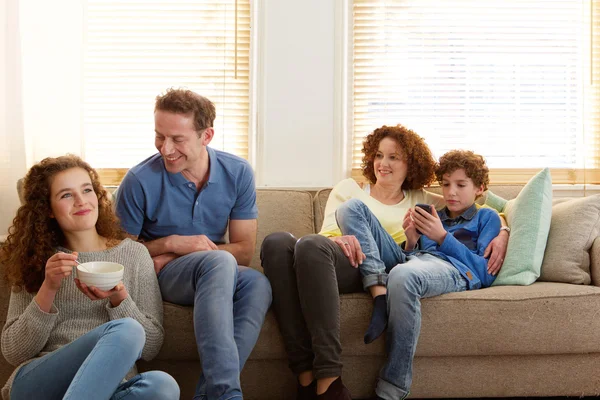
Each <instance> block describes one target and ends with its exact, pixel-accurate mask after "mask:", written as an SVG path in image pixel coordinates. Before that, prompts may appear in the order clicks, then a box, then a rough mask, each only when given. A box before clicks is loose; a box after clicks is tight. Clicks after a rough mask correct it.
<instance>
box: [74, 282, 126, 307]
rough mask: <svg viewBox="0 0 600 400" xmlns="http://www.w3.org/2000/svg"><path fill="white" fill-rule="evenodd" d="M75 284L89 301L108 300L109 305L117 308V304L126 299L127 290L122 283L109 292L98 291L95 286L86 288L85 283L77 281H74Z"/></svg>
mask: <svg viewBox="0 0 600 400" xmlns="http://www.w3.org/2000/svg"><path fill="white" fill-rule="evenodd" d="M75 284H76V285H77V287H78V288H79V290H81V292H82V293H83V294H85V295H86V296H87V297H89V298H90V299H91V300H94V301H96V300H102V299H106V298H108V299H109V301H110V305H111V306H113V307H118V306H119V304H121V302H122V301H123V300H125V299H126V298H127V295H128V293H127V289H126V288H125V285H123V282H119V283H118V284H117V286H115V287H114V288H112V289H110V290H100V289H98V288H97V287H95V286H87V285H86V284H85V283H83V282H81V281H80V280H79V279H75Z"/></svg>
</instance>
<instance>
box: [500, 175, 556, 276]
mask: <svg viewBox="0 0 600 400" xmlns="http://www.w3.org/2000/svg"><path fill="white" fill-rule="evenodd" d="M503 212H504V215H505V216H506V222H507V223H508V226H509V227H510V229H511V233H510V238H509V240H508V249H507V252H506V257H505V258H504V263H503V265H502V269H501V270H500V272H499V273H498V277H497V278H496V280H495V281H494V283H493V285H494V286H497V285H530V284H532V283H533V282H535V280H536V279H537V278H538V277H539V276H540V268H541V266H542V260H543V258H544V250H545V249H546V241H547V239H548V231H549V230H550V219H551V216H552V178H551V176H550V170H549V169H548V168H545V169H543V170H542V171H540V172H539V173H538V174H536V175H535V176H534V177H532V178H531V179H530V180H529V182H528V183H527V184H526V185H525V187H523V189H522V190H521V192H520V193H519V195H518V196H517V197H516V198H515V199H513V200H509V201H508V202H507V203H506V206H505V207H504V210H503Z"/></svg>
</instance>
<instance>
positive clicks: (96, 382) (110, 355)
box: [10, 318, 179, 400]
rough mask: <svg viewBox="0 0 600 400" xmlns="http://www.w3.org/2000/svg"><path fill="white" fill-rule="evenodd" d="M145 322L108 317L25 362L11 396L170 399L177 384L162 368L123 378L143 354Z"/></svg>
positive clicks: (176, 394) (175, 393)
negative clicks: (76, 337) (124, 379)
mask: <svg viewBox="0 0 600 400" xmlns="http://www.w3.org/2000/svg"><path fill="white" fill-rule="evenodd" d="M145 341H146V334H145V333H144V328H142V325H140V324H139V323H138V322H137V321H136V320H134V319H132V318H123V319H118V320H114V321H110V322H107V323H105V324H103V325H100V326H99V327H97V328H96V329H94V330H91V331H89V332H88V333H86V334H85V335H83V336H81V337H79V338H78V339H76V340H74V341H73V342H71V343H69V344H67V345H66V346H63V347H61V348H60V349H58V350H56V351H53V352H52V353H49V354H46V355H45V356H43V357H41V358H38V359H35V360H33V361H32V362H30V363H29V364H27V365H25V366H23V367H21V369H20V370H19V371H18V372H17V375H16V376H15V379H14V381H13V384H12V388H11V392H10V398H11V399H12V400H19V399H24V400H25V399H42V398H43V399H48V400H53V399H56V400H58V399H76V400H79V399H91V400H95V399H97V400H108V399H111V400H121V399H127V400H141V399H146V400H155V399H157V400H158V399H160V400H163V399H164V400H172V399H178V398H179V386H178V385H177V382H175V380H174V379H173V378H172V377H171V376H170V375H169V374H166V373H164V372H161V371H150V372H145V373H143V374H139V375H136V376H134V377H133V378H131V379H130V380H128V381H127V382H125V383H121V382H122V380H123V378H125V375H126V374H127V372H129V370H130V369H131V368H132V367H133V365H134V364H135V362H136V361H137V360H138V359H139V357H140V356H141V354H142V348H143V347H144V343H145Z"/></svg>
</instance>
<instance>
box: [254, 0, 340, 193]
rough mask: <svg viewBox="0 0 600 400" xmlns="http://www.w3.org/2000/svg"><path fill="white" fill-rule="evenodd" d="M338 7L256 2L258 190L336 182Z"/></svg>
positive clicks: (317, 2)
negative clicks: (335, 93)
mask: <svg viewBox="0 0 600 400" xmlns="http://www.w3.org/2000/svg"><path fill="white" fill-rule="evenodd" d="M337 3H338V1H337V0H336V1H331V0H327V1H323V0H305V1H291V0H287V1H281V0H263V1H262V3H259V10H258V25H257V26H258V28H259V32H258V43H259V44H258V57H259V58H258V68H259V70H258V74H257V81H258V86H257V95H258V104H257V108H258V126H257V130H258V138H257V147H258V149H259V151H258V152H257V155H258V157H257V160H256V164H257V184H258V186H278V187H285V186H295V187H320V186H330V185H332V184H333V183H335V182H336V181H338V180H339V178H340V176H339V174H340V168H337V167H334V165H337V164H334V162H336V161H337V158H336V151H334V145H335V144H336V137H335V130H336V126H335V121H334V115H335V107H336V101H335V96H334V86H335V11H336V4H337ZM261 154H262V155H263V156H262V157H261Z"/></svg>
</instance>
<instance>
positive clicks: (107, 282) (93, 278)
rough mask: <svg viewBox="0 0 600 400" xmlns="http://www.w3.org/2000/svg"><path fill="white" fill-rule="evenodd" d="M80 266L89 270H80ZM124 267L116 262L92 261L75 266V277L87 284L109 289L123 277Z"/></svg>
mask: <svg viewBox="0 0 600 400" xmlns="http://www.w3.org/2000/svg"><path fill="white" fill-rule="evenodd" d="M82 266H83V267H84V268H85V269H87V270H88V271H89V272H86V271H84V270H82V269H81V267H82ZM124 269H125V268H124V267H123V266H122V265H121V264H118V263H114V262H108V261H93V262H88V263H83V264H80V265H78V266H77V278H78V279H79V280H80V281H81V282H83V283H85V284H86V285H87V286H94V287H97V288H98V289H100V290H110V289H112V288H114V287H115V286H117V284H118V283H119V282H120V281H121V280H122V279H123V270H124Z"/></svg>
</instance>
